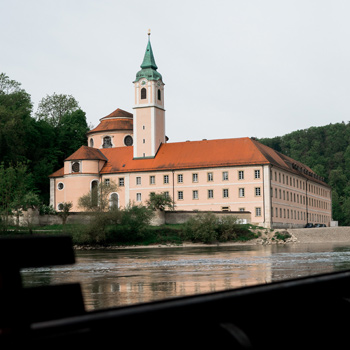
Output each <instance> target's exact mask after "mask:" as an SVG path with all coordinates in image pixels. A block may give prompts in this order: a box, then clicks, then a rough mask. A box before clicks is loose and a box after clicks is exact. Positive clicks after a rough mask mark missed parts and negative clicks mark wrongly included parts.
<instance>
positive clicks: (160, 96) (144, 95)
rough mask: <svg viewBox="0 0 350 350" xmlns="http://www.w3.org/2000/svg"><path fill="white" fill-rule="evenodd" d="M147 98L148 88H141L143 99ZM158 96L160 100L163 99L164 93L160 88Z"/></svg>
mask: <svg viewBox="0 0 350 350" xmlns="http://www.w3.org/2000/svg"><path fill="white" fill-rule="evenodd" d="M146 98H147V90H146V88H142V89H141V100H145V99H146ZM157 98H158V100H159V101H161V98H162V93H161V91H160V89H158V91H157Z"/></svg>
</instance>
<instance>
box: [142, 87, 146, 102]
mask: <svg viewBox="0 0 350 350" xmlns="http://www.w3.org/2000/svg"><path fill="white" fill-rule="evenodd" d="M146 98H147V90H146V88H142V89H141V100H145V99H146Z"/></svg>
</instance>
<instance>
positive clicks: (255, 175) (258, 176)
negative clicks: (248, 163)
mask: <svg viewBox="0 0 350 350" xmlns="http://www.w3.org/2000/svg"><path fill="white" fill-rule="evenodd" d="M254 178H255V179H260V170H254Z"/></svg>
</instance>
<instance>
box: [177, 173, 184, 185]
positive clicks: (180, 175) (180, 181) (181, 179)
mask: <svg viewBox="0 0 350 350" xmlns="http://www.w3.org/2000/svg"><path fill="white" fill-rule="evenodd" d="M177 182H178V183H183V182H184V177H183V175H182V174H178V175H177Z"/></svg>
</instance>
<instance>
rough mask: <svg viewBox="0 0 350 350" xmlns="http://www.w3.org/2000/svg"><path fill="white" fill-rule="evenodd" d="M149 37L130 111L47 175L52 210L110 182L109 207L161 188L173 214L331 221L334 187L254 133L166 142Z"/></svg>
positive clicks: (110, 120) (275, 223)
mask: <svg viewBox="0 0 350 350" xmlns="http://www.w3.org/2000/svg"><path fill="white" fill-rule="evenodd" d="M157 69H158V67H157V65H156V63H155V59H154V55H153V52H152V47H151V43H150V40H149V38H148V43H147V48H146V53H145V56H144V59H143V62H142V64H141V70H140V71H139V72H138V73H137V74H136V79H135V80H134V82H133V83H134V88H135V105H134V114H131V113H129V112H126V111H123V110H121V109H116V110H115V111H114V112H112V113H111V114H109V115H107V116H106V117H104V118H101V119H100V124H99V125H98V126H97V127H96V128H94V129H93V130H91V131H89V132H88V133H87V144H88V146H82V147H81V148H79V149H78V150H77V151H76V152H75V153H73V154H72V155H71V156H69V157H68V158H67V159H66V160H65V162H64V166H63V167H62V168H61V169H60V170H58V171H56V172H55V173H53V174H52V175H50V204H51V205H52V206H53V207H54V208H55V209H57V210H60V209H61V208H62V204H63V203H64V202H72V203H73V209H72V211H75V212H78V211H82V208H80V207H79V206H78V200H79V198H80V197H81V196H82V195H85V194H87V193H89V192H92V190H93V189H94V188H95V187H97V186H98V184H99V183H100V182H104V183H106V184H108V183H110V182H111V181H114V182H115V183H116V184H117V186H118V190H117V192H115V193H111V194H110V205H111V206H117V207H119V208H122V207H125V206H127V205H128V204H133V203H134V204H145V202H146V200H147V199H148V198H149V195H150V193H151V192H154V193H161V192H163V193H165V195H169V196H170V197H171V198H172V199H173V202H174V210H176V211H232V212H250V215H251V222H252V223H255V224H259V225H262V226H265V227H303V226H305V224H306V223H308V222H311V223H321V224H326V225H327V226H329V224H330V221H331V216H332V211H331V208H332V203H331V188H330V187H329V186H328V185H327V184H326V183H325V182H324V180H323V179H322V178H321V177H319V176H318V175H317V174H315V173H314V172H313V171H312V170H311V169H310V168H309V167H307V166H306V165H304V164H302V163H300V162H297V161H295V160H293V159H291V158H290V157H287V156H285V155H283V154H281V153H279V152H277V151H274V150H273V149H271V148H269V147H267V146H265V145H263V144H261V143H259V142H258V141H256V140H255V139H253V138H248V137H244V138H234V139H218V140H202V141H186V142H174V143H170V142H167V141H168V139H167V137H166V134H165V109H164V95H165V91H164V83H163V78H162V76H161V74H160V73H159V72H158V71H157Z"/></svg>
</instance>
